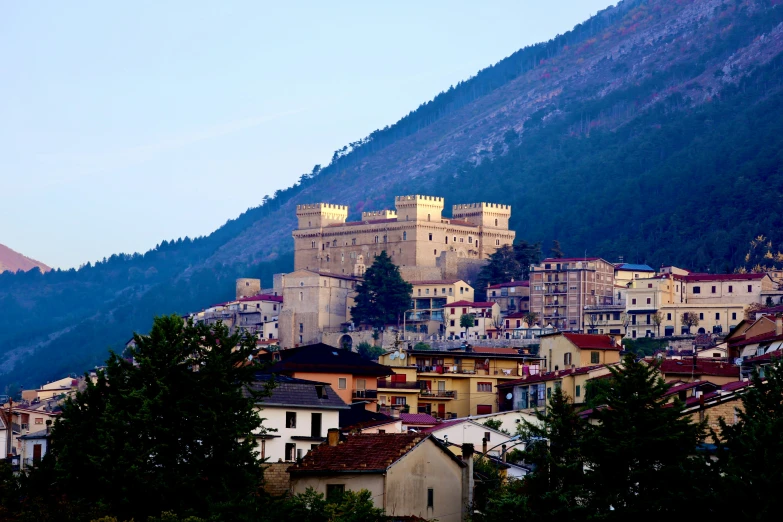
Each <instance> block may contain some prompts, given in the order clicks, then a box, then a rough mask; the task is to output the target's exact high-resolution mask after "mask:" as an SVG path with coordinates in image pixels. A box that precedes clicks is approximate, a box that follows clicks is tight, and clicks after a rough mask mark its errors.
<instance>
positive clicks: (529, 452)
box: [521, 388, 588, 521]
mask: <svg viewBox="0 0 783 522" xmlns="http://www.w3.org/2000/svg"><path fill="white" fill-rule="evenodd" d="M536 418H537V420H538V422H537V423H535V424H533V423H529V422H527V421H525V425H524V428H522V430H521V431H522V432H523V433H524V435H523V436H524V437H525V438H527V439H529V442H528V447H527V448H526V450H525V453H524V455H525V457H524V458H525V461H526V462H528V463H530V464H533V465H534V466H535V471H534V472H533V473H532V474H530V475H528V476H527V477H526V478H525V494H526V495H527V501H526V506H527V507H528V508H529V509H530V511H531V513H530V515H529V519H532V520H552V521H554V520H580V519H583V518H585V517H586V514H587V512H586V507H585V495H586V493H585V472H584V467H585V458H584V455H583V451H582V445H583V441H584V439H585V435H586V433H587V430H588V426H587V424H586V422H585V421H584V420H583V419H582V418H581V417H580V416H579V415H578V414H577V410H576V408H575V407H574V404H573V403H572V402H571V400H570V399H569V397H568V396H567V395H566V394H565V393H563V391H562V389H560V388H556V389H555V390H554V393H553V394H552V398H551V399H550V400H549V404H548V406H547V409H546V411H545V412H541V411H537V412H536Z"/></svg>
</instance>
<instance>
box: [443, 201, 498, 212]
mask: <svg viewBox="0 0 783 522" xmlns="http://www.w3.org/2000/svg"><path fill="white" fill-rule="evenodd" d="M451 209H452V212H457V211H460V210H476V209H479V210H489V209H491V210H497V211H500V212H503V211H507V212H511V205H501V204H500V203H484V202H482V203H463V204H460V205H452V207H451Z"/></svg>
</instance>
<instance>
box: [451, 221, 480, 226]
mask: <svg viewBox="0 0 783 522" xmlns="http://www.w3.org/2000/svg"><path fill="white" fill-rule="evenodd" d="M449 224H450V225H460V226H463V227H475V226H476V225H474V224H473V223H471V222H470V221H465V220H464V219H449Z"/></svg>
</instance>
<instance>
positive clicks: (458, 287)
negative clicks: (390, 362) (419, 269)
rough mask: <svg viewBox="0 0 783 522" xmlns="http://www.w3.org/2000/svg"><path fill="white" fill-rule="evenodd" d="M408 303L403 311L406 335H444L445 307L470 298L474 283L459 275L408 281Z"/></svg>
mask: <svg viewBox="0 0 783 522" xmlns="http://www.w3.org/2000/svg"><path fill="white" fill-rule="evenodd" d="M411 284H412V286H413V290H412V292H411V307H410V309H409V310H407V311H406V312H405V321H404V325H403V326H404V327H405V332H406V335H405V337H404V338H403V340H405V339H409V338H410V335H411V334H424V335H420V336H418V337H426V336H431V335H438V336H443V335H446V325H447V324H448V322H447V320H446V313H445V309H446V307H447V305H448V304H450V303H453V302H455V301H463V300H468V301H473V293H474V292H473V287H472V286H470V285H469V284H468V283H466V282H465V281H463V280H462V279H444V280H435V281H414V282H413V283H411Z"/></svg>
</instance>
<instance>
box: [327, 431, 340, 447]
mask: <svg viewBox="0 0 783 522" xmlns="http://www.w3.org/2000/svg"><path fill="white" fill-rule="evenodd" d="M326 440H327V442H328V443H329V445H330V446H337V444H338V443H339V442H340V430H338V429H337V428H329V431H327V432H326Z"/></svg>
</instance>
